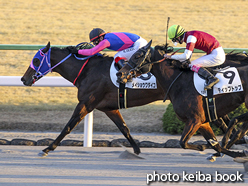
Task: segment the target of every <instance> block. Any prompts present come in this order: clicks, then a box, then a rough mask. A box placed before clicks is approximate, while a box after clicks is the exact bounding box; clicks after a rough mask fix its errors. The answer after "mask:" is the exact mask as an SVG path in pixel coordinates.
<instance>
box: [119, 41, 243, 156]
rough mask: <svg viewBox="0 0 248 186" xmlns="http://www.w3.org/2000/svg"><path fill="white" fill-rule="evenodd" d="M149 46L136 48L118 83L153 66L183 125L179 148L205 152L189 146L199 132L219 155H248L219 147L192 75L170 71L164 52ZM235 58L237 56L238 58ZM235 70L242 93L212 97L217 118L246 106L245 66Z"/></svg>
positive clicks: (202, 147)
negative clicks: (141, 69) (147, 65)
mask: <svg viewBox="0 0 248 186" xmlns="http://www.w3.org/2000/svg"><path fill="white" fill-rule="evenodd" d="M150 47H151V41H150V42H149V43H148V44H147V46H145V47H143V48H141V49H139V50H138V51H137V52H136V53H135V54H134V55H133V56H132V57H131V59H130V60H129V62H128V64H126V65H125V66H124V67H123V68H122V69H121V70H119V72H118V73H117V76H118V81H119V82H122V83H125V82H126V81H127V79H130V78H131V77H132V76H136V74H137V73H136V72H138V71H139V67H141V66H144V65H146V64H152V68H151V71H150V72H151V73H152V74H153V75H154V76H155V77H156V78H157V81H158V82H159V84H160V85H161V86H162V88H163V90H164V92H166V93H167V95H168V98H169V100H170V101H171V103H172V104H173V108H174V111H175V113H176V114H177V116H178V118H179V119H180V120H181V121H183V122H184V123H185V127H184V130H183V132H182V136H181V139H180V145H181V146H182V147H183V148H184V149H193V150H200V151H203V150H204V149H206V147H207V146H206V145H205V144H189V143H188V141H189V140H190V138H191V137H192V136H193V135H194V133H195V132H196V131H197V130H199V131H200V133H201V134H202V135H203V137H204V138H205V139H206V141H207V142H208V144H209V145H210V146H211V147H212V148H213V149H214V150H216V151H217V152H218V153H224V154H227V155H229V156H231V157H243V156H246V155H248V154H247V152H246V151H243V152H233V151H230V150H228V149H229V148H230V146H227V149H226V148H222V147H221V146H220V144H219V142H218V141H217V138H216V137H215V135H214V132H213V130H212V128H211V127H210V125H209V119H208V117H207V116H208V115H207V107H206V102H205V101H204V100H205V99H204V97H203V96H202V95H200V94H199V93H198V92H197V90H196V89H195V87H194V82H193V81H192V77H193V72H192V71H185V72H183V73H182V71H181V70H180V69H178V68H173V66H172V65H171V64H173V60H169V59H165V58H164V56H163V53H162V52H161V51H160V50H159V49H157V50H156V47H155V50H151V48H150ZM230 55H232V54H230ZM235 55H236V54H235ZM235 57H237V55H236V56H235ZM227 60H228V58H227ZM238 60H239V59H236V61H238ZM243 61H245V62H248V57H242V62H243ZM237 70H238V72H239V75H240V78H241V82H242V86H243V91H242V92H236V93H228V94H219V95H217V96H215V102H216V113H217V117H218V118H220V117H222V116H224V115H226V114H228V113H229V112H231V111H233V110H235V109H236V108H237V107H239V106H240V104H242V103H243V102H245V103H246V106H248V85H247V83H248V77H247V71H248V66H243V67H238V68H237ZM246 119H247V118H246ZM246 121H247V120H246ZM242 135H243V134H241V135H240V136H235V138H238V139H240V138H241V137H243V136H242Z"/></svg>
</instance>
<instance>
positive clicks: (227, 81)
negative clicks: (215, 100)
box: [194, 67, 243, 96]
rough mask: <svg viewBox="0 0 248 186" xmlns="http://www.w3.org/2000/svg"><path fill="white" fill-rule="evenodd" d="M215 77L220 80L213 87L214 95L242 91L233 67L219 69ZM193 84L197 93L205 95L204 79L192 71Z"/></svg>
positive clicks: (236, 72) (237, 74)
mask: <svg viewBox="0 0 248 186" xmlns="http://www.w3.org/2000/svg"><path fill="white" fill-rule="evenodd" d="M216 77H217V78H219V80H220V81H219V82H218V83H217V84H215V85H214V87H213V88H214V95H217V94H224V93H233V92H241V91H243V86H242V83H241V80H240V76H239V73H238V71H237V69H236V68H235V67H230V68H227V69H224V70H221V71H220V72H218V73H217V74H216ZM194 84H195V88H196V90H197V91H198V92H199V94H201V95H203V96H207V91H206V90H204V84H205V80H204V79H202V78H201V77H200V76H199V75H198V74H197V73H194Z"/></svg>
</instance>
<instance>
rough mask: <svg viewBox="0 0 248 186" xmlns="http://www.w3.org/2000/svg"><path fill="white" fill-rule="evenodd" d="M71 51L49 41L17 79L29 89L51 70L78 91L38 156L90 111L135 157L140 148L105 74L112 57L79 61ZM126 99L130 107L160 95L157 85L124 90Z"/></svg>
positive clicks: (161, 96) (114, 90)
mask: <svg viewBox="0 0 248 186" xmlns="http://www.w3.org/2000/svg"><path fill="white" fill-rule="evenodd" d="M72 48H73V47H66V48H63V49H60V48H57V47H51V48H50V42H49V43H48V44H47V45H46V47H45V48H43V49H42V50H39V51H38V52H37V54H36V55H35V57H34V59H33V60H32V62H31V65H30V66H29V67H28V69H27V71H26V72H25V74H24V75H23V77H22V78H21V81H22V82H23V84H24V85H26V86H32V85H33V84H34V83H35V82H36V81H37V80H38V79H40V78H41V77H42V76H44V75H45V74H46V73H48V72H50V71H54V72H57V73H59V74H60V75H61V76H62V77H64V78H65V79H67V80H68V81H70V82H72V83H73V82H74V85H75V86H76V87H77V89H78V101H79V103H78V104H77V106H76V108H75V110H74V113H73V115H72V116H71V118H70V120H69V121H68V123H67V124H66V126H65V127H64V129H63V130H62V132H61V133H60V135H59V136H58V137H57V138H56V139H55V140H54V141H53V142H52V143H51V144H50V145H49V146H48V147H47V148H45V149H44V150H43V151H42V152H41V153H40V155H42V156H46V155H48V152H49V151H52V150H55V148H56V147H57V146H58V145H59V143H60V142H61V140H62V139H63V138H64V137H65V136H66V135H67V134H69V133H70V132H71V131H72V130H73V128H75V127H76V126H77V125H78V124H79V123H80V121H81V120H82V119H83V118H84V117H85V116H86V115H87V114H88V113H90V112H91V111H93V110H94V109H98V110H100V111H102V112H104V113H105V114H106V115H107V116H108V117H109V118H110V119H111V120H112V121H113V122H114V123H115V124H116V126H117V127H118V128H119V130H120V131H121V132H122V134H123V135H124V136H125V137H126V138H127V140H128V141H129V142H130V144H131V146H132V147H133V150H134V153H136V154H139V153H140V148H139V146H138V145H137V144H136V142H135V141H134V140H133V138H132V136H131V134H130V131H129V129H128V127H127V125H126V123H125V121H124V119H123V117H122V115H121V113H120V112H119V106H118V88H117V87H116V86H115V85H113V83H112V82H111V80H110V75H109V73H110V66H111V64H112V62H113V57H109V56H99V55H96V56H93V57H91V58H89V59H87V60H88V61H87V60H83V61H81V60H78V59H77V58H75V57H74V56H71V50H72ZM61 62H62V63H61ZM31 66H32V67H33V68H31ZM83 67H84V68H83ZM35 69H36V70H35ZM79 73H80V75H79ZM126 97H127V106H128V107H134V106H141V105H145V104H148V103H151V102H153V101H157V100H162V99H163V97H164V92H163V90H162V88H161V87H160V85H157V89H127V93H126Z"/></svg>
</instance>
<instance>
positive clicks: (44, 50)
mask: <svg viewBox="0 0 248 186" xmlns="http://www.w3.org/2000/svg"><path fill="white" fill-rule="evenodd" d="M49 48H50V41H49V42H48V43H47V45H46V47H45V48H44V49H43V50H42V52H43V53H46V52H47V51H48V50H49Z"/></svg>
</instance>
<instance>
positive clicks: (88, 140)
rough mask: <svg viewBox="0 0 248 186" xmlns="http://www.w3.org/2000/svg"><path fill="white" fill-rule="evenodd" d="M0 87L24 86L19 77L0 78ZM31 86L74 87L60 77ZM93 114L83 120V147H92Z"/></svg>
mask: <svg viewBox="0 0 248 186" xmlns="http://www.w3.org/2000/svg"><path fill="white" fill-rule="evenodd" d="M0 86H24V85H23V83H22V82H21V76H0ZM33 86H36V87H74V85H73V84H72V83H71V82H69V81H67V80H66V79H64V78H62V77H56V76H47V77H43V78H41V79H40V80H39V81H37V82H36V83H35V84H34V85H33ZM92 133H93V112H91V113H89V114H88V115H87V116H86V117H85V119H84V147H92Z"/></svg>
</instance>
